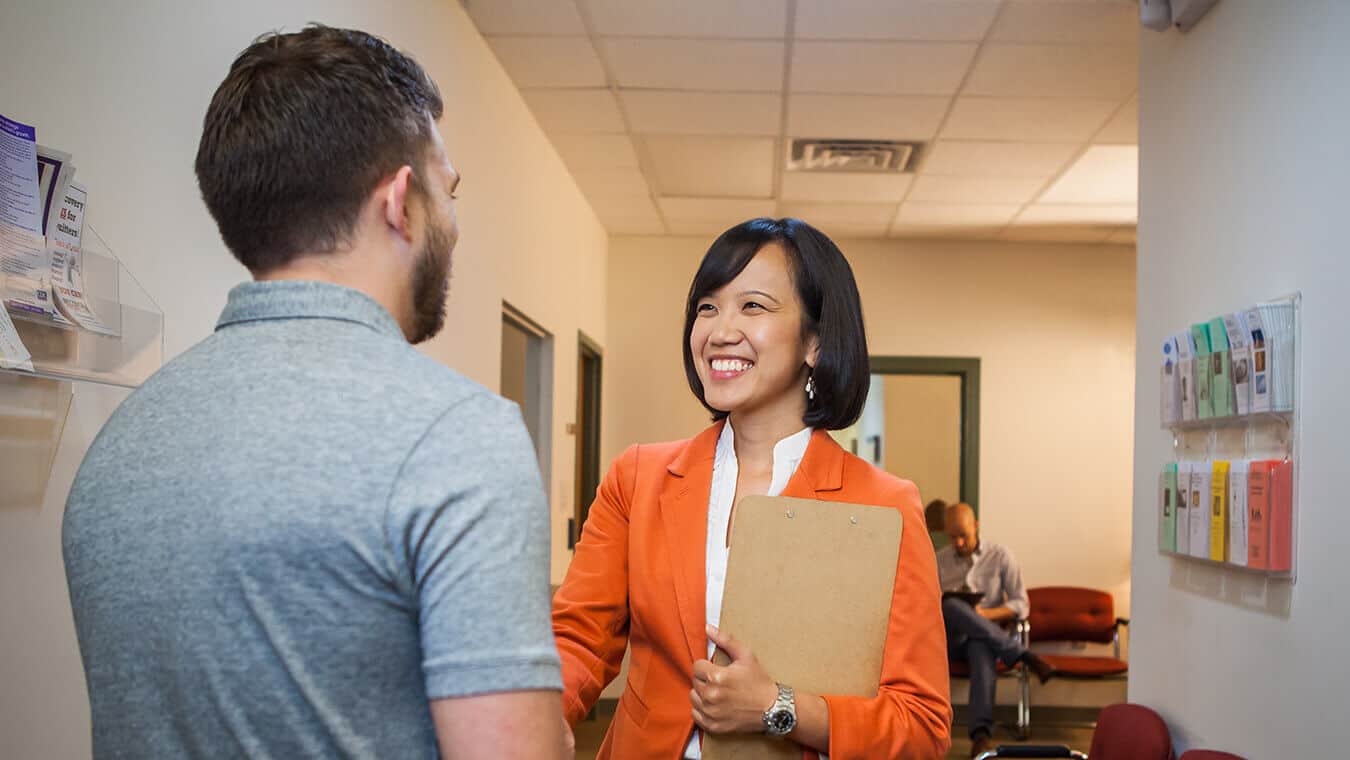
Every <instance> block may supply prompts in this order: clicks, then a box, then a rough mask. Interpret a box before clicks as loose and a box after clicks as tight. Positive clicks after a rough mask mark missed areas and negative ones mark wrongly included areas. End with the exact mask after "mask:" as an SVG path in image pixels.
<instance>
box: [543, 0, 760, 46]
mask: <svg viewBox="0 0 1350 760" xmlns="http://www.w3.org/2000/svg"><path fill="white" fill-rule="evenodd" d="M552 1H553V2H558V3H559V4H563V3H562V2H559V0H552ZM580 2H582V3H583V4H584V5H585V6H586V7H587V8H588V9H589V10H590V17H591V23H592V25H593V26H594V28H595V33H596V34H600V35H612V36H642V37H736V38H739V39H748V38H769V39H779V40H781V39H783V38H784V36H785V35H786V34H787V2H786V0H681V2H678V3H672V2H670V1H669V0H580ZM566 4H568V5H570V4H571V3H566Z"/></svg>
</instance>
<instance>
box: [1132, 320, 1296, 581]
mask: <svg viewBox="0 0 1350 760" xmlns="http://www.w3.org/2000/svg"><path fill="white" fill-rule="evenodd" d="M1301 300H1302V299H1301V296H1300V295H1299V294H1295V295H1293V296H1289V297H1286V298H1281V299H1277V300H1275V301H1270V302H1266V303H1263V304H1260V305H1257V306H1253V307H1247V309H1244V310H1241V311H1238V312H1234V313H1232V314H1228V315H1225V316H1224V317H1220V318H1216V319H1214V320H1211V321H1210V322H1209V323H1201V324H1200V325H1196V326H1194V327H1192V328H1190V330H1189V331H1186V330H1183V331H1182V332H1179V333H1177V334H1175V335H1173V336H1171V337H1170V338H1169V339H1168V341H1167V342H1165V345H1164V360H1163V367H1162V373H1161V383H1162V388H1161V407H1162V409H1161V418H1162V427H1163V429H1164V430H1166V431H1168V432H1169V433H1170V434H1171V437H1172V448H1173V458H1172V459H1173V461H1171V462H1167V463H1166V464H1164V465H1163V467H1162V472H1161V473H1160V474H1159V477H1158V490H1157V493H1158V496H1157V509H1156V515H1157V522H1158V537H1157V545H1158V549H1159V551H1160V552H1161V553H1163V554H1166V555H1170V556H1173V557H1177V558H1180V559H1182V560H1184V561H1187V562H1195V563H1202V564H1209V565H1212V566H1216V567H1221V568H1226V569H1232V570H1234V571H1236V572H1241V573H1250V574H1255V575H1261V576H1265V577H1267V578H1277V579H1287V580H1289V581H1291V582H1292V581H1293V580H1294V579H1295V577H1296V575H1297V566H1296V563H1297V556H1298V552H1297V535H1298V480H1299V478H1298V474H1299V464H1300V463H1299V456H1298V453H1299V452H1298V434H1299V400H1298V394H1297V389H1298V377H1299V366H1298V363H1299V353H1298V349H1299V337H1300V336H1299V326H1300V321H1299V320H1300V309H1301ZM1252 312H1255V314H1254V315H1253V316H1252V317H1251V320H1250V322H1249V321H1248V319H1247V318H1246V317H1244V316H1242V315H1244V314H1251V313H1252ZM1263 315H1264V319H1265V324H1264V326H1263V325H1262V324H1261V320H1262V319H1263ZM1225 321H1227V327H1228V336H1230V337H1231V338H1232V340H1231V342H1228V341H1226V339H1225V337H1224V334H1223V330H1222V327H1219V326H1220V325H1221V324H1222V323H1223V322H1225ZM1272 323H1274V324H1272ZM1206 324H1208V325H1211V326H1213V327H1211V329H1210V330H1209V331H1208V332H1207V331H1205V330H1203V329H1202V327H1203V326H1204V325H1206ZM1188 333H1189V334H1191V335H1193V336H1194V337H1193V339H1192V342H1191V343H1190V344H1189V345H1184V343H1183V342H1184V341H1185V336H1186V335H1187V334H1188ZM1209 336H1213V341H1212V342H1211V343H1209V344H1208V346H1206V345H1205V344H1204V340H1205V338H1207V337H1209ZM1178 346H1182V348H1181V350H1180V351H1179V354H1180V355H1179V356H1178V355H1177V354H1176V353H1174V352H1176V351H1177V347H1178ZM1197 347H1198V348H1197ZM1192 352H1193V353H1192ZM1188 353H1191V354H1192V355H1188ZM1258 382H1259V385H1258ZM1186 383H1189V386H1187V385H1186ZM1277 384H1278V385H1277ZM1258 388H1259V389H1260V391H1261V394H1263V395H1265V396H1266V397H1265V398H1260V395H1259V394H1258V393H1257V390H1258ZM1197 389H1203V390H1204V391H1205V393H1200V392H1199V391H1198V390H1197ZM1224 394H1228V395H1227V397H1224ZM1188 405H1189V407H1188Z"/></svg>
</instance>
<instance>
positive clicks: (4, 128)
mask: <svg viewBox="0 0 1350 760" xmlns="http://www.w3.org/2000/svg"><path fill="white" fill-rule="evenodd" d="M50 268H51V263H50V261H49V260H48V258H47V241H46V239H45V238H44V237H43V236H42V199H41V198H40V197H39V194H38V163H37V131H36V130H34V129H33V128H32V127H30V126H28V125H26V124H20V123H19V122H17V121H12V120H10V119H7V118H5V117H4V116H0V275H3V276H4V288H3V290H2V292H0V295H2V296H3V299H4V302H5V305H6V306H8V307H10V308H11V309H14V310H16V311H26V312H30V313H34V314H40V315H42V316H47V315H49V314H51V312H52V302H51V294H50V293H49V292H48V290H47V287H46V285H45V283H44V280H45V279H46V277H47V274H48V270H49V269H50Z"/></svg>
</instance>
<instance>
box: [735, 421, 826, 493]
mask: <svg viewBox="0 0 1350 760" xmlns="http://www.w3.org/2000/svg"><path fill="white" fill-rule="evenodd" d="M811 433H812V429H811V428H809V427H805V428H802V429H801V430H798V431H797V432H795V433H793V434H792V435H790V436H788V437H787V438H784V439H783V440H781V441H779V442H778V443H775V444H774V446H773V479H772V482H771V483H770V485H769V495H770V496H777V495H778V494H780V493H782V492H783V489H784V488H787V482H788V480H790V479H791V478H792V476H793V474H795V473H796V472H797V466H798V465H800V464H801V462H802V459H804V458H805V457H806V449H807V447H809V446H810V445H811ZM729 462H736V433H735V431H734V430H732V429H731V420H727V422H726V424H725V425H723V426H722V434H721V435H720V436H718V438H717V453H716V454H715V455H714V459H713V463H714V464H713V466H714V467H718V466H719V465H724V464H726V463H729ZM737 465H739V463H738V462H737ZM737 469H739V467H738V468H737Z"/></svg>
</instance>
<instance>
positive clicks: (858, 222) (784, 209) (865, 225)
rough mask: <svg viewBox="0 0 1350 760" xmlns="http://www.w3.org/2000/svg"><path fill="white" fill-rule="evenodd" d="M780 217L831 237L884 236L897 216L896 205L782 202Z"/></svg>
mask: <svg viewBox="0 0 1350 760" xmlns="http://www.w3.org/2000/svg"><path fill="white" fill-rule="evenodd" d="M778 215H779V216H784V217H787V216H790V217H795V218H797V219H801V220H802V221H804V222H806V223H807V224H810V225H811V226H813V227H816V228H818V229H820V231H821V232H824V233H825V234H826V235H829V236H830V237H882V236H884V235H885V234H886V231H887V230H888V229H889V228H890V226H891V220H892V219H893V218H894V217H895V204H894V203H886V204H877V203H779V204H778Z"/></svg>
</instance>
